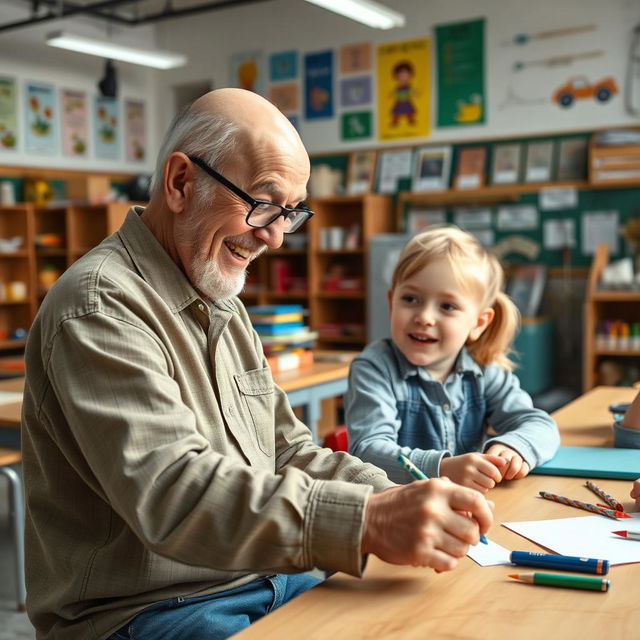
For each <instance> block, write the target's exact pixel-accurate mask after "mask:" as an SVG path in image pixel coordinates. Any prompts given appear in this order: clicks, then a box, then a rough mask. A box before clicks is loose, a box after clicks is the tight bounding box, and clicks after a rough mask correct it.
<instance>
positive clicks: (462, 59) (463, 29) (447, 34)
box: [435, 19, 486, 127]
mask: <svg viewBox="0 0 640 640" xmlns="http://www.w3.org/2000/svg"><path fill="white" fill-rule="evenodd" d="M435 31H436V49H437V56H438V67H437V69H438V117H437V122H438V126H439V127H451V126H462V125H474V124H484V122H485V110H486V108H485V95H484V19H480V20H471V21H468V22H455V23H452V24H443V25H439V26H437V27H436V29H435Z"/></svg>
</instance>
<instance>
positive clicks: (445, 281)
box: [345, 227, 560, 492]
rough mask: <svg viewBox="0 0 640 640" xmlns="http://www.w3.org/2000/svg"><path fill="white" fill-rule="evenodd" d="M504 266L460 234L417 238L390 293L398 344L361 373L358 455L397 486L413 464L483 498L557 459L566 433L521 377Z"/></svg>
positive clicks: (361, 363)
mask: <svg viewBox="0 0 640 640" xmlns="http://www.w3.org/2000/svg"><path fill="white" fill-rule="evenodd" d="M502 284H503V273H502V269H501V267H500V265H499V263H498V261H497V260H496V258H495V257H494V256H492V255H490V254H489V253H487V251H485V249H484V248H483V247H482V246H481V245H480V244H479V243H478V242H477V240H476V239H475V238H474V237H473V236H471V235H469V234H468V233H465V232H464V231H461V230H460V229H458V228H456V227H442V228H435V229H431V230H428V231H425V232H423V233H420V234H418V235H417V236H415V237H413V238H412V239H411V240H410V241H409V242H408V243H407V245H406V246H405V247H404V249H403V250H402V253H401V254H400V257H399V260H398V264H397V266H396V268H395V271H394V274H393V278H392V282H391V289H390V291H389V293H388V298H389V307H390V311H391V339H385V340H379V341H377V342H374V343H372V344H371V345H369V346H368V347H367V348H366V349H365V350H364V351H363V352H362V353H361V354H360V355H359V356H358V357H357V358H355V359H354V361H353V362H352V364H351V369H350V372H349V390H348V392H347V395H346V400H345V407H346V422H347V428H348V435H349V449H350V452H351V453H353V454H355V455H357V456H359V457H360V458H362V459H363V460H365V461H367V462H371V463H373V464H375V465H377V466H378V467H381V468H382V469H384V470H385V471H386V472H387V475H388V476H389V478H391V479H392V480H394V481H395V482H399V483H406V482H409V481H410V480H411V478H410V476H409V474H408V473H407V472H406V471H405V470H404V469H403V468H401V467H400V466H399V465H398V464H397V463H396V458H397V457H398V454H400V453H402V454H404V455H405V456H407V457H408V458H409V459H410V460H411V461H412V462H413V463H414V464H415V465H416V466H417V467H418V468H420V469H421V470H422V471H423V472H424V473H425V474H426V475H427V476H429V477H432V478H433V477H436V476H447V477H448V478H450V479H451V480H453V481H454V482H457V483H459V484H462V485H465V486H467V487H471V488H473V489H477V490H479V491H482V492H485V491H488V490H489V489H491V488H492V487H493V486H494V485H495V484H496V483H498V482H500V481H501V480H504V479H507V480H511V479H513V478H523V477H524V476H526V475H527V474H528V473H529V471H530V470H531V469H532V468H533V467H535V466H537V465H539V464H541V463H543V462H545V461H546V460H548V459H549V458H551V457H552V456H553V454H554V453H555V452H556V450H557V448H558V445H559V443H560V436H559V434H558V428H557V426H556V424H555V423H554V421H553V420H552V419H551V418H550V417H549V415H548V414H546V413H545V412H544V411H541V410H539V409H535V408H534V407H533V405H532V402H531V398H530V397H529V395H528V394H527V393H525V391H523V390H522V389H521V388H520V384H519V381H518V378H517V377H516V376H515V375H514V374H513V373H511V369H512V367H513V363H512V362H511V361H510V360H509V359H508V358H507V354H508V352H509V345H510V344H511V341H512V339H513V337H514V334H515V331H516V328H517V325H518V320H519V316H518V311H517V308H516V307H515V305H514V304H513V302H511V300H510V299H509V298H508V297H507V296H506V295H505V294H504V293H502V291H501V289H502Z"/></svg>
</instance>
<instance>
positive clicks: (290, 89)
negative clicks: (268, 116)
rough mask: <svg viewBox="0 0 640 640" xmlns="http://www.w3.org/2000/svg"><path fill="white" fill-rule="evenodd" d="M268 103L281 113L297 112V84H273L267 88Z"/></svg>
mask: <svg viewBox="0 0 640 640" xmlns="http://www.w3.org/2000/svg"><path fill="white" fill-rule="evenodd" d="M269 102H271V103H272V104H274V105H275V106H276V107H278V109H280V111H282V112H283V113H289V112H291V111H297V110H298V83H297V82H291V83H286V84H273V85H271V86H270V87H269Z"/></svg>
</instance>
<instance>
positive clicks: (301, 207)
mask: <svg viewBox="0 0 640 640" xmlns="http://www.w3.org/2000/svg"><path fill="white" fill-rule="evenodd" d="M187 158H189V160H191V162H193V164H195V165H197V166H198V167H200V168H201V169H202V170H203V171H205V172H206V173H208V174H209V175H210V176H211V177H212V178H213V179H214V180H217V181H218V182H219V183H220V184H221V185H223V186H224V187H226V188H227V189H229V191H231V192H233V193H235V194H236V195H237V196H238V197H239V198H240V199H242V200H244V201H245V202H246V203H247V204H248V205H249V206H250V207H251V208H250V209H249V211H248V213H247V216H246V218H245V219H244V221H245V222H246V223H247V224H248V225H249V226H250V227H253V228H254V229H264V228H265V227H268V226H269V225H270V224H273V223H274V222H275V221H276V220H277V219H278V218H280V217H283V218H285V220H286V219H287V216H288V215H289V214H291V213H298V214H302V213H304V214H306V217H305V218H304V220H303V221H302V222H300V223H299V224H298V225H296V226H295V227H294V228H293V229H285V230H284V233H294V232H295V231H297V230H298V229H299V228H300V227H301V226H302V225H303V224H304V223H305V222H306V221H307V220H309V218H312V217H313V215H314V214H313V211H311V209H309V207H308V206H307V205H306V204H305V203H304V202H300V203H299V204H298V205H297V206H295V207H285V206H283V205H281V204H276V203H275V202H269V200H256V199H255V198H252V197H251V196H250V195H249V194H248V193H246V192H245V191H243V190H242V189H240V187H236V185H235V184H233V182H231V181H230V180H227V179H226V178H225V177H224V176H223V175H222V174H221V173H218V172H217V171H216V170H215V169H214V168H213V167H211V166H209V164H208V163H206V162H205V161H204V160H203V159H202V158H199V157H198V156H187ZM261 204H263V205H267V206H269V207H277V208H278V209H280V213H276V214H274V216H273V217H272V218H271V219H270V220H269V221H268V222H265V223H264V224H253V223H252V222H251V214H252V213H253V212H254V211H255V210H256V208H257V207H258V206H259V205H261ZM294 220H295V218H294Z"/></svg>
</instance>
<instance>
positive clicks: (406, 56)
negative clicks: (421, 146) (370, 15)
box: [378, 38, 431, 140]
mask: <svg viewBox="0 0 640 640" xmlns="http://www.w3.org/2000/svg"><path fill="white" fill-rule="evenodd" d="M429 58H430V50H429V39H428V38H420V39H418V40H405V41H403V42H390V43H387V44H381V45H379V46H378V137H379V138H380V140H394V139H396V138H418V137H420V138H421V137H425V136H428V135H429V120H430V114H431V103H430V86H431V84H430V78H429V69H430V68H431V62H430V59H429Z"/></svg>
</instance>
